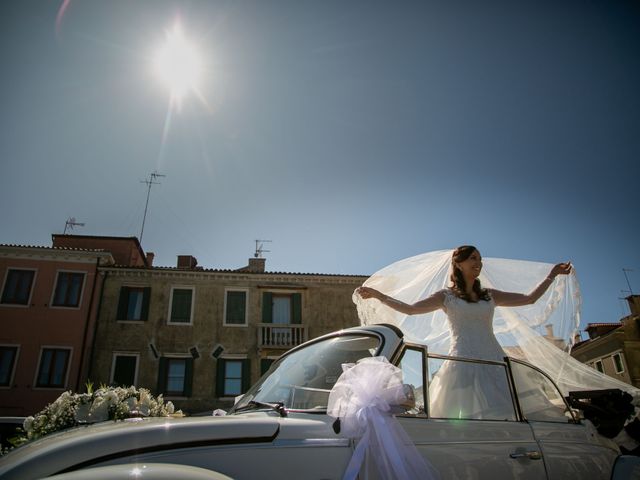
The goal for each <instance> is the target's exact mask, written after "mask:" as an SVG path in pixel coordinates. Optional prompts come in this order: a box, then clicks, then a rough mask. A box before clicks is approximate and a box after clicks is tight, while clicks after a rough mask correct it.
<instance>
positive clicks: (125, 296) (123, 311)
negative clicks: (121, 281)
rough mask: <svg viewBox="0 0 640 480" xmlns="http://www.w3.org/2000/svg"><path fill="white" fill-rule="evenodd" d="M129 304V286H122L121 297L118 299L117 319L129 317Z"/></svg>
mask: <svg viewBox="0 0 640 480" xmlns="http://www.w3.org/2000/svg"><path fill="white" fill-rule="evenodd" d="M128 306H129V288H128V287H120V298H119V300H118V313H117V317H116V320H126V319H127V307H128Z"/></svg>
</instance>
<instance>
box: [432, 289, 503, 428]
mask: <svg viewBox="0 0 640 480" xmlns="http://www.w3.org/2000/svg"><path fill="white" fill-rule="evenodd" d="M443 292H444V294H445V300H444V308H443V310H444V311H445V313H446V314H447V319H448V322H449V329H450V332H451V347H450V350H449V355H450V356H454V357H464V358H471V359H479V360H490V361H494V362H503V361H504V357H505V356H506V354H505V352H504V350H503V349H502V347H501V346H500V344H499V343H498V340H497V339H496V337H495V335H494V333H493V312H494V310H495V304H494V302H493V299H491V300H489V301H485V300H480V301H478V302H475V303H474V302H467V301H466V300H464V299H462V298H459V297H457V296H456V295H455V294H454V293H453V292H452V291H451V290H448V289H446V290H443ZM508 391H509V387H508V384H507V377H506V372H505V369H504V367H501V366H498V365H487V364H481V363H470V362H464V361H444V363H443V364H442V366H441V367H440V369H439V370H438V372H437V373H436V374H435V375H434V377H433V379H432V381H431V384H430V386H429V399H430V412H429V414H430V416H432V417H435V418H475V419H481V418H490V419H498V420H503V419H511V418H513V411H514V410H513V405H512V403H511V401H510V399H509V397H507V396H506V395H505V393H506V392H508Z"/></svg>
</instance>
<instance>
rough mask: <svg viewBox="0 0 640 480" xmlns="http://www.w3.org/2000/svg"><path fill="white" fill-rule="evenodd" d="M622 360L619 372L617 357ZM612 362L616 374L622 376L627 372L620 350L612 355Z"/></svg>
mask: <svg viewBox="0 0 640 480" xmlns="http://www.w3.org/2000/svg"><path fill="white" fill-rule="evenodd" d="M616 356H617V357H618V358H619V359H620V367H621V368H620V370H619V371H618V365H617V363H616V359H615V357H616ZM611 361H612V362H613V370H614V371H615V372H616V375H622V374H623V373H624V372H625V371H626V370H625V368H624V357H623V356H622V351H621V350H618V351H617V352H614V353H613V354H612V355H611Z"/></svg>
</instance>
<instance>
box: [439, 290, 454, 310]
mask: <svg viewBox="0 0 640 480" xmlns="http://www.w3.org/2000/svg"><path fill="white" fill-rule="evenodd" d="M440 291H441V292H442V293H443V295H444V301H443V302H442V309H443V310H444V311H445V312H447V310H448V308H449V305H451V302H452V301H453V300H454V299H455V298H456V296H455V294H454V293H453V292H452V291H451V289H449V288H443V289H442V290H440Z"/></svg>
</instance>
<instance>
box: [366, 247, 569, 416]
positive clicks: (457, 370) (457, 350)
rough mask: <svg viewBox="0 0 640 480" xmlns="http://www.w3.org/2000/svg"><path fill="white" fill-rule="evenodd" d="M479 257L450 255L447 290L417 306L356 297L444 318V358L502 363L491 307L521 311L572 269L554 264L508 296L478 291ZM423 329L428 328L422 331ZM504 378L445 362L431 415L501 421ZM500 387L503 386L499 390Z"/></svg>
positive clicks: (370, 291) (369, 291)
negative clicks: (489, 413) (526, 289)
mask: <svg viewBox="0 0 640 480" xmlns="http://www.w3.org/2000/svg"><path fill="white" fill-rule="evenodd" d="M482 267H483V263H482V257H481V255H480V252H479V251H478V249H477V248H475V247H473V246H470V245H464V246H461V247H458V248H457V249H455V250H454V251H453V254H452V255H451V265H450V271H451V274H450V278H449V280H450V282H451V284H450V285H449V287H448V288H445V289H441V290H438V291H436V292H434V293H432V294H430V295H428V296H427V297H426V298H424V299H422V300H418V301H416V302H414V303H406V302H403V301H401V300H399V299H397V298H394V297H392V296H390V295H387V294H385V293H382V292H381V291H380V290H378V289H375V288H372V287H368V286H362V287H360V288H358V289H357V290H356V293H357V294H358V295H359V296H360V297H361V298H362V299H364V300H367V299H372V298H373V299H377V300H379V301H380V302H381V303H382V304H384V305H386V306H388V307H390V308H391V309H393V310H395V311H397V312H400V313H402V314H405V315H411V316H413V315H422V314H426V313H430V312H433V311H436V310H442V311H444V313H445V314H446V318H447V321H448V327H449V334H450V347H449V352H448V355H450V356H456V357H466V358H474V359H481V360H490V361H497V362H502V361H503V359H504V357H505V356H507V354H506V353H505V352H504V350H503V349H502V347H501V345H500V343H499V342H498V340H497V339H496V336H495V334H494V329H493V319H494V309H495V307H521V306H525V305H531V304H534V303H536V302H537V301H538V300H539V299H540V298H541V297H542V296H543V295H544V294H545V292H547V290H548V289H549V287H550V286H551V285H552V283H553V282H554V280H555V278H556V277H557V276H558V275H567V274H569V273H571V271H572V266H571V263H569V262H567V263H558V264H557V265H555V266H553V267H552V268H551V270H550V271H549V273H548V275H547V276H546V277H545V278H544V280H542V282H540V283H539V284H538V285H537V286H536V287H535V288H534V289H533V290H532V291H531V292H530V293H528V294H523V293H513V292H507V291H502V290H498V289H495V288H483V286H482V285H481V282H480V279H479V277H480V274H481V272H482ZM424 329H428V327H426V326H425V327H424ZM505 382H506V379H505V377H504V375H502V376H501V375H493V374H492V372H491V371H490V369H478V368H475V366H474V365H473V364H469V363H464V362H445V364H444V365H443V366H442V368H441V369H440V371H439V372H438V374H437V375H436V376H435V378H434V380H433V382H432V383H431V386H430V389H429V393H430V395H429V396H430V397H431V399H432V402H431V405H430V414H431V416H432V417H440V418H451V417H456V418H478V415H479V412H482V411H485V410H486V409H487V408H489V407H491V409H492V410H493V411H494V412H495V411H500V410H501V409H502V410H503V411H504V412H505V416H506V415H507V413H506V412H508V411H509V410H510V409H511V406H510V404H504V405H501V403H504V397H503V396H502V395H501V392H504V391H506V389H507V385H506V383H505ZM503 383H504V384H503Z"/></svg>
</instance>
